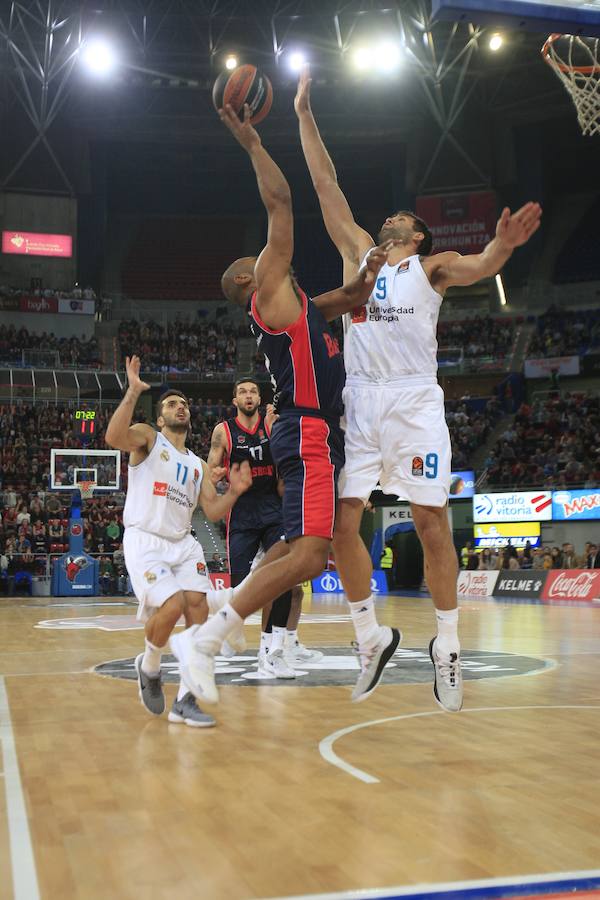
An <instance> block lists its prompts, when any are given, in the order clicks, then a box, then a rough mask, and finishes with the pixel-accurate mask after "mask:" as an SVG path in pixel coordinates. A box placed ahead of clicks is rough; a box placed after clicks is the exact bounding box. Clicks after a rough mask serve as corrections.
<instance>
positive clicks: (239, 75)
mask: <svg viewBox="0 0 600 900" xmlns="http://www.w3.org/2000/svg"><path fill="white" fill-rule="evenodd" d="M212 98H213V103H214V105H215V109H216V110H217V112H218V111H219V110H220V109H223V107H224V106H225V104H227V103H229V104H231V106H232V108H233V109H234V110H235V112H236V113H237V114H238V115H239V117H240V118H243V114H244V113H243V110H244V104H245V103H247V104H248V106H249V107H250V113H251V116H250V121H251V123H252V124H253V125H258V123H259V122H262V121H263V119H265V118H266V117H267V115H268V113H269V110H270V109H271V104H272V103H273V88H272V86H271V82H270V81H269V79H268V78H267V76H266V75H264V74H263V73H262V72H261V71H260V69H257V68H256V66H251V65H245V66H239V67H238V68H237V69H234V71H233V72H222V73H221V74H220V75H219V77H218V78H217V80H216V81H215V85H214V87H213V93H212Z"/></svg>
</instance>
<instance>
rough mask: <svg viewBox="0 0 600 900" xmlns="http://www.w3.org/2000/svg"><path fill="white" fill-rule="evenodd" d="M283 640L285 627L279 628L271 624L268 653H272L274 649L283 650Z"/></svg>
mask: <svg viewBox="0 0 600 900" xmlns="http://www.w3.org/2000/svg"><path fill="white" fill-rule="evenodd" d="M284 641H285V628H280V627H277V626H276V625H273V633H272V635H271V646H270V648H269V653H273V651H274V650H283V643H284Z"/></svg>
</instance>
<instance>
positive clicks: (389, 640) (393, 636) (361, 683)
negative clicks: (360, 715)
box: [352, 625, 402, 703]
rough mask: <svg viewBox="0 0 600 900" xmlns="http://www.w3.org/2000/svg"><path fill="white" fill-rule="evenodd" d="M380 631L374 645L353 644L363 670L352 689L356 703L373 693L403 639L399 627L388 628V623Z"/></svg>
mask: <svg viewBox="0 0 600 900" xmlns="http://www.w3.org/2000/svg"><path fill="white" fill-rule="evenodd" d="M379 631H380V636H379V641H378V642H377V643H376V644H375V646H374V647H369V649H368V650H362V649H361V648H360V646H359V645H358V644H354V645H353V646H354V649H355V650H356V652H357V654H358V658H359V660H360V670H361V671H360V675H359V676H358V681H357V682H356V685H355V686H354V690H353V691H352V700H353V702H354V703H360V702H361V701H362V700H366V699H367V697H369V696H370V695H371V694H372V693H373V691H374V690H375V688H376V687H377V685H378V684H379V682H380V681H381V676H382V675H383V670H384V668H385V666H386V664H387V663H388V662H389V660H390V659H391V657H392V656H393V655H394V653H395V652H396V648H397V647H398V644H399V643H400V641H401V640H402V634H401V633H400V631H398V629H397V628H388V627H387V625H382V626H381V627H380V629H379Z"/></svg>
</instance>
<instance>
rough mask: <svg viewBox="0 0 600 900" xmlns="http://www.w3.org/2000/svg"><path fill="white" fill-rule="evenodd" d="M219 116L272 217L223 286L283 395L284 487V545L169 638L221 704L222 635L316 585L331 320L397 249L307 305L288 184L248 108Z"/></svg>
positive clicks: (330, 514) (278, 426) (331, 452)
mask: <svg viewBox="0 0 600 900" xmlns="http://www.w3.org/2000/svg"><path fill="white" fill-rule="evenodd" d="M220 116H221V119H222V121H223V122H224V124H225V125H226V126H227V128H229V130H230V131H231V132H232V134H233V135H234V137H235V138H236V140H237V141H238V142H239V143H240V144H241V145H242V147H243V148H244V149H245V150H246V151H247V153H248V155H249V156H250V160H251V162H252V165H253V167H254V171H255V174H256V178H257V182H258V188H259V191H260V195H261V199H262V201H263V203H264V205H265V207H266V210H267V214H268V236H267V243H266V246H265V247H264V248H263V250H262V251H261V253H260V255H259V256H258V258H256V257H244V258H243V259H238V260H236V261H235V262H234V263H232V265H231V266H230V267H229V268H228V269H227V271H226V272H225V273H224V275H223V277H222V279H221V284H222V287H223V291H224V293H225V295H226V297H227V298H228V299H229V300H230V301H231V302H233V303H235V304H236V305H238V306H241V307H243V308H245V309H247V310H248V311H249V314H250V318H251V325H252V329H253V331H254V333H255V335H256V337H257V340H258V341H259V346H260V349H261V351H262V352H264V354H265V359H266V361H267V365H268V368H269V370H270V373H271V376H272V378H273V380H274V382H275V385H276V389H277V393H278V396H279V403H278V409H277V411H278V414H279V418H278V419H277V421H276V423H275V425H274V426H273V432H272V435H271V450H272V453H273V459H274V460H275V463H276V465H277V467H278V470H279V474H280V476H281V477H282V478H283V482H284V486H285V490H284V497H283V523H284V531H285V537H286V541H285V542H284V541H279V542H278V543H277V544H275V545H274V546H273V547H272V548H271V550H270V551H269V552H268V553H267V555H266V557H265V559H264V561H263V563H261V565H260V566H259V567H258V568H257V569H256V571H255V572H254V573H252V574H251V575H250V576H249V577H248V578H246V579H245V580H244V582H243V584H241V585H239V586H238V587H237V588H235V589H234V591H233V596H232V598H231V600H230V602H228V603H226V604H225V605H224V606H223V608H222V609H221V610H219V612H218V614H217V615H215V616H213V618H212V619H211V620H210V621H209V622H207V623H206V624H205V625H202V626H200V627H199V628H196V629H187V630H186V631H183V632H181V633H180V634H177V635H174V636H173V638H172V639H171V648H172V650H173V652H174V654H175V656H176V657H177V659H178V660H179V662H180V665H181V671H182V677H183V678H185V680H186V684H187V685H188V687H189V689H190V690H191V691H192V693H194V694H195V696H197V697H198V698H203V699H204V700H205V701H207V702H212V703H216V702H217V700H218V692H217V688H216V685H215V679H214V657H215V655H216V653H217V652H218V650H219V648H220V646H221V643H222V642H223V641H224V640H225V639H226V638H227V635H228V634H230V633H231V632H235V631H236V630H237V629H239V627H240V624H241V623H242V621H243V620H244V619H245V618H246V617H247V616H249V615H250V614H251V613H253V612H255V611H256V610H258V609H260V608H261V607H263V606H264V605H265V604H266V603H269V602H271V601H272V600H273V599H274V598H275V597H278V596H279V595H280V594H282V593H283V592H284V591H287V590H289V589H290V588H292V587H293V586H294V585H296V584H298V582H300V581H304V580H306V579H309V578H313V577H316V576H317V575H318V574H320V572H321V571H322V570H323V568H324V566H325V563H326V561H327V556H328V552H329V544H330V541H331V537H332V534H333V527H334V523H335V504H336V492H337V476H338V473H339V470H340V468H341V466H342V465H343V462H344V442H343V433H342V431H341V428H340V415H341V413H342V410H343V403H342V390H343V387H344V380H345V375H344V363H343V359H342V356H341V353H340V349H339V347H338V346H337V343H336V341H335V338H334V336H333V333H332V332H331V330H330V328H329V325H328V322H329V321H331V320H332V319H334V318H337V317H338V316H340V315H341V314H342V313H345V312H349V311H350V310H352V309H355V308H356V307H358V306H361V305H363V304H364V303H366V301H367V300H368V297H369V294H370V292H371V290H372V287H373V284H374V282H375V279H376V277H377V274H378V272H379V270H380V269H381V266H382V265H383V264H384V262H385V261H386V259H387V254H388V252H389V250H390V249H391V247H392V246H393V245H392V244H390V245H386V246H384V247H376V248H375V249H374V250H373V251H371V254H370V255H369V257H367V260H366V265H365V267H364V268H363V269H362V270H361V271H360V272H359V273H358V275H357V276H356V277H355V278H354V280H353V281H352V282H350V283H348V284H346V285H344V286H343V287H341V288H338V289H337V290H334V291H331V292H329V293H327V294H323V295H321V296H320V297H316V298H314V299H313V300H311V299H309V298H308V297H307V296H306V294H305V293H304V292H303V291H302V290H301V288H300V287H299V285H298V284H297V283H296V280H295V278H294V276H293V274H292V270H291V263H292V255H293V249H294V222H293V215H292V203H291V196H290V189H289V186H288V184H287V182H286V180H285V177H284V175H283V173H282V172H281V170H280V169H279V167H278V166H277V165H276V163H275V162H274V161H273V159H272V158H271V157H270V156H269V154H268V153H267V151H266V150H265V149H264V147H263V146H262V143H261V140H260V137H259V135H258V133H257V132H256V131H255V129H254V128H253V127H252V126H251V124H250V110H249V108H248V107H247V106H246V108H245V110H244V121H243V122H241V121H240V120H239V118H238V117H237V116H236V114H235V113H234V112H233V110H232V109H231V107H226V108H225V109H224V110H220ZM388 631H389V632H390V636H389V643H388V644H387V645H386V647H385V648H383V649H382V652H381V653H380V654H379V656H378V658H377V660H375V662H374V664H373V678H372V679H371V681H372V683H373V687H375V685H376V683H377V682H378V681H379V679H380V677H381V671H382V670H383V667H384V666H385V663H386V661H387V659H389V657H390V656H391V655H392V654H393V652H394V650H395V649H396V646H397V644H398V641H399V635H398V632H397V631H395V630H393V631H392V629H388Z"/></svg>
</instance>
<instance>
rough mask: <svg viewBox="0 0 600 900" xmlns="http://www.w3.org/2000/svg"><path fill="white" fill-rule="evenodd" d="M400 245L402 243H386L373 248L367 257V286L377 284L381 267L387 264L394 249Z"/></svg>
mask: <svg viewBox="0 0 600 900" xmlns="http://www.w3.org/2000/svg"><path fill="white" fill-rule="evenodd" d="M399 245H400V241H386V242H385V244H380V245H379V247H373V249H372V250H371V252H370V253H369V255H368V256H367V261H366V266H365V268H366V272H365V284H375V280H376V278H377V276H378V275H379V271H380V269H381V267H382V266H383V265H385V263H386V262H387V259H388V254H389V253H390V252H391V251H392V250H393V249H394V247H398V246H399Z"/></svg>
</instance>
